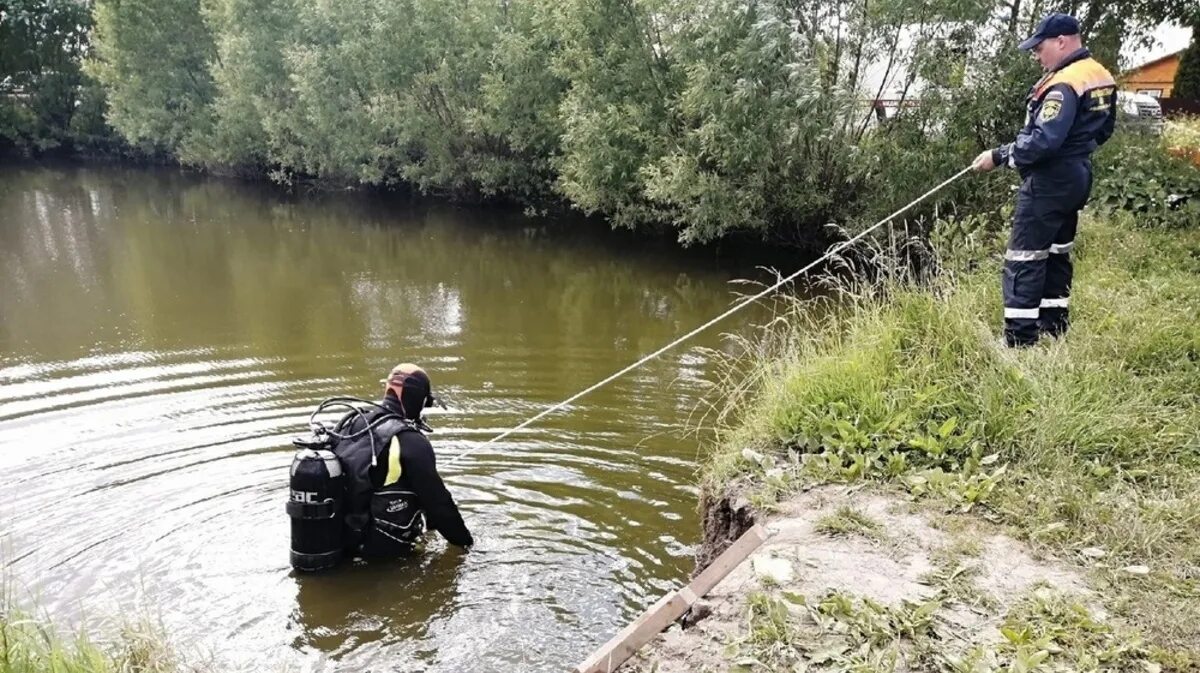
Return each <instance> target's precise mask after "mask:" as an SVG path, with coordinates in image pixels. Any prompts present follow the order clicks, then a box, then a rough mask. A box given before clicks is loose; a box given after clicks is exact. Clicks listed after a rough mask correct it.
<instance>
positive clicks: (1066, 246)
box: [1050, 241, 1075, 255]
mask: <svg viewBox="0 0 1200 673" xmlns="http://www.w3.org/2000/svg"><path fill="white" fill-rule="evenodd" d="M1074 247H1075V241H1071V242H1070V243H1055V244H1054V245H1051V246H1050V254H1051V255H1065V254H1067V253H1068V252H1071V248H1074Z"/></svg>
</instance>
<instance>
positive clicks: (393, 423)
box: [335, 396, 475, 556]
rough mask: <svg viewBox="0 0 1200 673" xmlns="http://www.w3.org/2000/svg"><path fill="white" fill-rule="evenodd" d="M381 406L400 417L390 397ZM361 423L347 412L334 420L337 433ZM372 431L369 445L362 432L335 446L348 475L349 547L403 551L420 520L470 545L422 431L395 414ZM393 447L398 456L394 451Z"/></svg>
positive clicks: (367, 551)
mask: <svg viewBox="0 0 1200 673" xmlns="http://www.w3.org/2000/svg"><path fill="white" fill-rule="evenodd" d="M382 405H383V406H384V407H385V408H386V409H387V410H388V412H390V413H392V414H395V415H396V416H399V417H403V409H402V408H401V406H400V403H399V402H398V401H397V400H396V399H395V398H394V397H392V396H387V397H385V398H384V401H383V402H382ZM383 413H384V412H380V411H376V412H374V413H371V414H368V415H367V418H368V419H370V421H374V420H376V419H377V418H378V417H379V416H380V415H381V414H383ZM363 426H364V421H363V418H362V417H361V416H359V415H357V414H352V415H349V416H347V417H346V418H345V419H343V421H342V422H341V423H339V432H341V433H343V434H351V433H354V432H357V431H359V430H361V429H362V428H363ZM373 434H374V443H373V444H372V442H371V438H369V437H367V436H366V435H363V436H362V437H361V438H359V439H357V440H354V441H343V442H342V443H341V444H339V446H338V447H337V448H336V449H335V452H336V453H337V454H338V457H339V458H340V459H341V460H342V462H343V464H345V466H346V468H347V469H346V471H347V473H348V476H349V478H350V485H349V493H347V514H346V525H347V537H348V540H347V541H348V545H349V547H351V550H352V551H353V552H355V553H362V554H363V555H365V556H391V555H398V554H403V553H406V552H407V551H411V549H412V548H413V546H414V544H415V542H416V541H417V539H418V538H419V537H420V535H421V533H422V532H423V530H424V525H425V524H427V525H428V526H429V528H430V529H432V530H436V531H437V532H439V533H441V535H442V537H444V538H446V540H447V541H449V542H450V543H451V544H455V545H458V546H460V547H470V546H471V545H473V544H474V543H475V540H474V539H473V538H472V537H471V532H470V531H469V530H467V526H466V524H465V523H464V522H463V518H462V515H461V514H460V513H459V511H458V506H457V505H456V504H455V502H454V498H453V497H452V496H451V495H450V491H449V490H447V488H446V485H445V484H444V483H443V482H442V477H441V475H439V474H438V471H437V458H436V456H435V455H434V452H433V446H432V445H431V444H430V443H429V440H428V439H427V438H426V437H425V435H424V434H423V433H421V432H420V431H419V430H417V429H416V427H415V426H413V425H412V424H411V423H406V422H404V421H401V420H399V419H390V420H387V421H385V422H383V423H381V424H379V425H378V426H376V427H375V430H374V432H373ZM372 448H374V451H375V461H374V465H372V464H371V450H372ZM396 448H399V457H398V459H397V458H395V457H394V456H393V452H394V451H395V449H396ZM422 519H424V522H422Z"/></svg>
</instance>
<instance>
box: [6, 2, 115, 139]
mask: <svg viewBox="0 0 1200 673" xmlns="http://www.w3.org/2000/svg"><path fill="white" fill-rule="evenodd" d="M91 23H92V20H91V13H90V12H89V8H88V6H87V5H86V4H85V3H82V2H76V1H74V0H11V1H9V2H5V3H3V5H0V149H3V147H4V145H8V146H10V147H15V148H16V149H17V150H18V151H20V152H22V153H27V154H30V153H37V152H43V151H47V150H53V149H56V148H59V147H64V146H66V147H74V148H77V149H84V150H87V149H91V148H94V147H97V146H101V145H104V144H106V143H107V142H109V140H110V136H111V132H110V131H109V129H107V128H106V127H105V125H104V122H103V118H102V111H103V104H104V103H103V101H104V97H103V92H102V91H101V90H100V89H99V87H98V86H97V84H96V82H95V81H93V80H91V79H90V78H88V77H87V76H86V75H84V74H83V72H82V71H81V68H80V59H81V58H82V57H83V55H84V54H85V53H86V51H87V49H88V43H89V31H90V28H91Z"/></svg>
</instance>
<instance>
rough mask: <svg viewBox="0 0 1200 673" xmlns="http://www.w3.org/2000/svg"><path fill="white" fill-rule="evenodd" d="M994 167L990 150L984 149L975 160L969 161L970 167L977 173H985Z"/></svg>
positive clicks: (994, 163)
mask: <svg viewBox="0 0 1200 673" xmlns="http://www.w3.org/2000/svg"><path fill="white" fill-rule="evenodd" d="M995 167H996V162H995V161H994V160H993V159H992V151H991V150H984V151H982V152H980V153H979V156H977V157H975V161H973V162H971V168H973V169H975V171H976V172H978V173H987V172H988V171H990V170H992V169H993V168H995Z"/></svg>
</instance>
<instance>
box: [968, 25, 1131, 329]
mask: <svg viewBox="0 0 1200 673" xmlns="http://www.w3.org/2000/svg"><path fill="white" fill-rule="evenodd" d="M1020 49H1021V50H1023V51H1029V50H1032V51H1033V53H1034V55H1035V56H1036V57H1037V60H1038V62H1039V63H1041V65H1042V68H1043V69H1044V70H1045V71H1046V74H1045V76H1044V77H1042V79H1041V80H1039V81H1038V83H1037V84H1035V85H1033V88H1032V89H1030V90H1029V96H1028V98H1027V99H1026V112H1027V114H1026V117H1025V127H1024V128H1022V129H1021V132H1020V133H1018V134H1017V139H1016V141H1014V142H1012V143H1009V144H1007V145H1003V146H1001V147H998V148H996V149H994V150H987V151H985V152H983V153H982V154H980V155H979V156H978V157H976V159H975V162H974V163H973V164H972V166H973V167H974V168H975V170H977V171H990V170H992V169H994V168H996V167H997V166H1008V167H1010V168H1016V169H1017V171H1018V172H1019V173H1020V174H1021V178H1022V182H1021V189H1020V191H1018V192H1017V205H1016V209H1015V210H1014V211H1013V229H1012V235H1011V236H1010V237H1009V242H1008V250H1007V251H1006V252H1005V253H1004V280H1003V289H1004V342H1005V344H1007V345H1008V346H1031V345H1033V344H1034V343H1037V340H1038V337H1039V336H1040V335H1041V334H1048V335H1051V336H1061V335H1062V334H1064V333H1066V331H1067V326H1068V308H1067V302H1068V301H1069V299H1070V296H1071V274H1072V268H1071V247H1072V246H1074V244H1075V229H1076V226H1077V225H1078V222H1079V210H1080V209H1081V208H1083V206H1084V204H1085V203H1087V199H1088V194H1089V193H1090V192H1091V189H1092V161H1091V154H1092V152H1094V151H1095V150H1096V148H1097V147H1099V146H1100V145H1102V144H1104V142H1105V141H1107V140H1108V139H1109V137H1111V136H1112V133H1113V127H1114V124H1115V123H1116V98H1117V87H1116V82H1114V81H1113V78H1112V75H1110V74H1109V72H1108V70H1105V68H1104V66H1102V65H1100V63H1098V62H1097V61H1096V60H1095V59H1093V58H1092V56H1091V53H1090V52H1089V51H1088V50H1087V49H1085V48H1084V47H1083V43H1082V41H1081V40H1080V37H1079V22H1078V21H1076V20H1075V18H1074V17H1072V16H1068V15H1066V14H1059V13H1053V14H1049V15H1047V16H1046V18H1044V19H1042V21H1041V23H1039V24H1038V27H1037V30H1036V31H1035V32H1034V34H1033V35H1032V36H1031V37H1030V38H1029V39H1027V40H1025V41H1024V42H1022V43H1021V44H1020Z"/></svg>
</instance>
